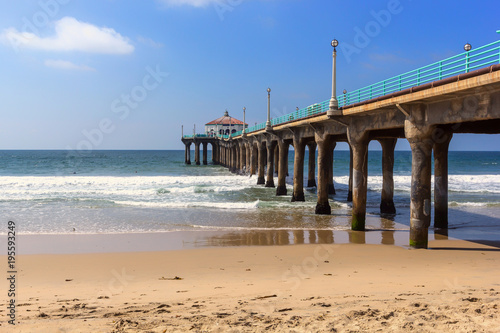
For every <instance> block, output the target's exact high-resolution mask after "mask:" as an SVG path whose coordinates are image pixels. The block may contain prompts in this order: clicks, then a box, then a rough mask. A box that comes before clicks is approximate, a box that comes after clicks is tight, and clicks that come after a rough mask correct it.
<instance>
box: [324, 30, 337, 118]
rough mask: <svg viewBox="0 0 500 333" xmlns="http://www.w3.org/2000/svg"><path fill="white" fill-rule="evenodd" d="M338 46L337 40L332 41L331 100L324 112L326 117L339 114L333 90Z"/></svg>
mask: <svg viewBox="0 0 500 333" xmlns="http://www.w3.org/2000/svg"><path fill="white" fill-rule="evenodd" d="M338 45H339V41H338V40H336V39H334V40H332V47H333V65H332V98H331V99H330V108H329V110H328V111H327V112H326V114H327V116H328V117H332V116H339V115H340V113H339V102H338V101H337V94H336V92H335V90H336V83H337V79H336V75H335V71H336V67H337V61H336V58H337V46H338Z"/></svg>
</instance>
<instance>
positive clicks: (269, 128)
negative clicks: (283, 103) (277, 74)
mask: <svg viewBox="0 0 500 333" xmlns="http://www.w3.org/2000/svg"><path fill="white" fill-rule="evenodd" d="M272 129H273V127H272V126H271V88H267V121H266V131H271V130H272Z"/></svg>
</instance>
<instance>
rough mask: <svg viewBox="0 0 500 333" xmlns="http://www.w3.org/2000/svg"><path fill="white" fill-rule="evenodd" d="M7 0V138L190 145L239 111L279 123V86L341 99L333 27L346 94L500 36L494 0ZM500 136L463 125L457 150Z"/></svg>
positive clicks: (63, 145)
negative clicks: (195, 133) (185, 141)
mask: <svg viewBox="0 0 500 333" xmlns="http://www.w3.org/2000/svg"><path fill="white" fill-rule="evenodd" d="M1 2H2V11H1V12H0V61H1V64H0V66H1V75H0V88H1V91H2V108H1V111H0V112H1V115H2V117H1V118H2V121H1V123H0V149H182V148H183V146H182V143H181V142H180V137H181V125H184V128H185V133H192V128H193V125H194V124H196V126H197V129H200V130H201V129H202V128H203V125H204V124H205V123H206V122H208V121H211V120H213V119H215V118H218V117H220V116H221V115H222V114H223V112H224V110H226V109H227V110H229V113H230V115H231V116H234V117H236V118H238V119H242V118H243V116H242V108H243V107H244V106H245V107H246V109H247V112H246V114H247V123H249V124H254V123H255V122H258V123H260V122H263V121H265V118H266V108H267V92H266V89H267V87H271V89H272V100H271V104H272V116H280V115H283V114H286V113H289V112H292V111H293V110H294V109H295V107H297V106H298V107H301V108H302V107H305V106H307V105H310V104H314V103H316V102H321V101H324V100H327V99H328V98H329V96H330V89H331V46H330V41H331V39H333V38H336V39H338V40H339V42H340V46H339V48H338V58H337V59H338V61H337V66H338V76H337V85H338V93H340V92H341V91H342V90H343V89H347V90H348V91H350V90H355V89H357V88H361V87H363V86H366V85H369V84H372V83H375V82H378V81H380V80H383V79H385V78H388V77H391V76H394V75H397V74H400V73H403V72H406V71H408V70H412V69H414V68H418V67H421V66H424V65H427V64H429V63H432V62H434V61H437V60H440V59H443V58H446V57H449V56H452V55H454V54H457V53H460V52H462V51H463V45H464V44H465V43H466V42H469V43H471V44H472V46H473V47H475V46H481V45H484V44H487V43H490V42H493V41H495V40H498V39H499V38H500V35H499V34H497V33H496V30H499V29H500V21H499V20H498V13H499V9H500V5H499V4H498V1H493V0H492V1H480V2H472V1H470V2H460V3H457V2H456V1H426V0H420V1H415V0H413V1H410V0H400V1H395V0H390V1H315V0H307V1H306V0H143V1H132V0H128V1H127V0H88V1H77V0H37V1H22V2H21V1H7V0H1ZM391 12H392V13H391ZM382 13H386V14H387V13H389V16H387V15H385V16H384V15H383V14H382ZM377 17H378V21H377ZM373 22H379V23H378V27H379V29H378V30H377V31H375V32H374V33H372V36H370V37H368V39H367V40H359V33H358V31H360V30H361V31H364V30H366V29H367V28H368V29H369V28H370V24H372V25H373ZM361 42H362V43H361ZM349 46H352V47H355V48H356V49H355V50H354V49H353V48H352V47H351V48H349ZM399 141H400V142H399V143H398V146H397V148H398V149H409V148H408V147H409V146H408V144H407V143H406V142H405V140H399ZM499 143H500V137H499V136H498V135H495V136H486V135H456V136H455V137H454V139H453V140H452V143H451V149H453V150H476V149H481V150H499V149H500V148H499V147H500V144H499ZM377 145H378V144H377V143H374V144H372V145H371V147H373V148H374V149H377ZM338 147H339V149H345V148H346V147H347V146H346V145H343V144H339V145H338Z"/></svg>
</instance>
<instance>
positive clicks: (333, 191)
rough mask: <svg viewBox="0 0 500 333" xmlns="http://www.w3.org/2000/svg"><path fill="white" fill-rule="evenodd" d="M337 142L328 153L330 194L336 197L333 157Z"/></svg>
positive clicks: (333, 143) (332, 144)
mask: <svg viewBox="0 0 500 333" xmlns="http://www.w3.org/2000/svg"><path fill="white" fill-rule="evenodd" d="M335 146H337V143H336V142H332V143H331V149H330V151H329V152H328V194H329V195H335V185H334V183H333V156H334V151H335Z"/></svg>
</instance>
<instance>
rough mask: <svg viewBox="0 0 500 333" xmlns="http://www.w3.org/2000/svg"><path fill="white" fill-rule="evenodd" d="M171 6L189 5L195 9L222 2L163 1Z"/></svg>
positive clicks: (202, 0)
mask: <svg viewBox="0 0 500 333" xmlns="http://www.w3.org/2000/svg"><path fill="white" fill-rule="evenodd" d="M161 2H163V3H165V4H167V5H169V6H182V5H188V6H193V7H206V6H208V5H210V4H212V3H217V2H221V0H161Z"/></svg>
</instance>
